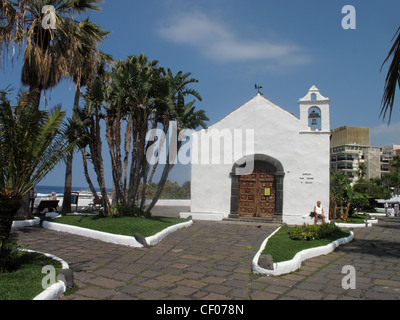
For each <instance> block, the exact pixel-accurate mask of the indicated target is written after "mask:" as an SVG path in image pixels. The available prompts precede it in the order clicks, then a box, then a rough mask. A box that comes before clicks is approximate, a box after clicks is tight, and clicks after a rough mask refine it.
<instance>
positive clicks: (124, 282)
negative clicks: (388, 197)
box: [17, 218, 400, 300]
mask: <svg viewBox="0 0 400 320" xmlns="http://www.w3.org/2000/svg"><path fill="white" fill-rule="evenodd" d="M276 228H277V225H272V224H261V225H260V224H252V223H232V222H195V223H194V224H193V225H192V226H191V227H189V228H187V229H182V230H179V231H177V232H175V233H173V234H171V235H169V236H168V237H167V238H165V239H164V240H163V241H162V243H160V244H158V245H157V246H154V247H151V248H147V249H144V248H131V247H126V246H120V245H113V244H109V243H104V242H101V241H96V240H92V239H89V238H85V237H79V236H76V235H70V234H67V233H60V232H53V231H49V230H45V229H39V228H35V227H31V228H24V229H18V230H17V232H18V234H19V243H20V245H22V246H25V247H27V248H29V249H33V250H38V251H42V252H48V253H51V254H54V255H56V256H58V257H60V258H62V259H64V260H65V261H67V262H68V264H69V265H70V268H71V269H72V270H73V271H74V275H75V283H76V285H78V287H79V290H77V291H76V292H75V293H74V294H72V295H69V296H66V297H62V300H71V299H85V300H86V299H97V300H105V299H107V300H108V299H116V300H125V299H144V300H162V299H165V300H199V299H201V300H249V299H251V300H270V299H295V300H299V299H306V300H311V299H312V300H319V299H328V300H338V299H339V300H340V299H385V300H386V299H396V300H397V299H399V298H400V265H399V262H400V245H399V244H400V243H399V242H400V218H383V219H380V221H379V224H378V225H375V226H373V227H372V228H362V229H355V240H354V241H353V242H352V243H350V244H348V245H345V246H342V247H340V248H338V249H336V251H335V252H333V253H331V254H329V255H326V256H320V257H317V258H313V259H310V260H308V261H306V262H304V263H303V267H302V268H301V270H299V271H297V272H294V273H292V274H288V275H283V276H279V277H268V276H260V275H255V274H253V273H252V271H251V261H252V259H253V257H254V255H255V253H256V252H257V251H258V249H259V247H260V245H261V243H262V241H263V240H264V239H265V238H266V237H267V236H268V235H269V234H270V233H271V232H272V231H274V230H275V229H276ZM346 265H351V266H354V267H355V270H356V289H348V290H345V289H343V287H342V279H343V278H344V277H345V276H346V275H347V274H345V273H342V268H343V267H344V266H346Z"/></svg>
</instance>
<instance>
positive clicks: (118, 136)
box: [106, 54, 208, 216]
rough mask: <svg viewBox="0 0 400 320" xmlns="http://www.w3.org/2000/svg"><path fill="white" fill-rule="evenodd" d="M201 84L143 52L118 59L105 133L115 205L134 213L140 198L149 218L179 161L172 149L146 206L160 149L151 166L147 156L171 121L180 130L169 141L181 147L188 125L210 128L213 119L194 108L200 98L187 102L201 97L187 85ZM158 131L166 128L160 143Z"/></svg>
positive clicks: (108, 91)
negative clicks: (163, 65) (189, 98)
mask: <svg viewBox="0 0 400 320" xmlns="http://www.w3.org/2000/svg"><path fill="white" fill-rule="evenodd" d="M196 82H197V80H196V79H193V78H190V73H186V74H183V73H182V72H179V73H177V74H176V75H173V73H172V72H171V70H169V69H168V70H167V71H166V70H165V69H163V68H161V67H160V66H159V63H158V61H150V60H149V59H148V57H146V56H145V55H143V54H141V55H140V56H130V57H128V58H127V59H126V60H124V61H118V62H117V63H116V66H115V68H114V69H113V72H112V81H111V84H110V86H109V87H108V90H107V99H106V100H107V117H106V123H107V130H106V137H107V142H108V145H109V149H110V155H111V161H112V173H113V182H114V189H115V197H113V203H121V204H122V205H124V206H126V207H128V208H130V209H129V210H131V211H132V210H136V205H137V202H138V207H139V208H138V209H139V211H140V212H142V213H143V212H144V214H145V215H146V216H150V214H151V213H150V212H151V209H152V208H153V206H154V205H155V203H156V202H157V200H158V198H159V196H160V194H161V191H162V189H163V187H164V185H165V183H166V181H167V178H168V174H169V172H170V171H171V169H172V168H173V166H174V162H175V159H172V158H171V159H170V153H169V152H168V157H167V159H164V160H166V163H165V164H164V163H163V164H162V165H163V168H162V173H161V179H160V182H159V183H158V185H157V190H156V194H155V196H154V197H153V199H152V201H151V203H150V205H148V206H147V204H146V199H147V195H148V192H147V190H148V187H149V186H150V185H151V184H152V181H153V177H154V174H155V172H156V170H157V168H158V166H159V164H160V154H161V152H157V154H156V155H155V161H154V162H153V163H152V164H150V163H149V161H148V159H147V154H148V153H149V151H150V152H151V150H153V149H152V148H154V147H155V146H156V145H157V143H158V144H159V145H161V146H163V145H164V142H166V141H165V139H166V136H167V134H168V130H169V129H170V128H171V126H170V124H175V129H176V130H175V132H174V133H173V132H170V134H171V137H172V138H171V140H170V141H169V143H171V144H173V145H175V146H176V151H179V149H180V147H181V145H182V141H180V140H179V139H178V137H179V134H180V133H181V132H183V131H184V129H185V128H188V129H194V128H197V127H198V126H200V125H201V126H204V127H205V122H204V121H206V120H208V119H207V117H206V116H205V113H204V111H203V110H199V111H195V106H194V103H195V101H191V102H189V103H186V102H185V97H186V96H189V95H191V96H194V97H195V98H197V99H201V97H200V95H199V94H198V92H197V91H195V90H193V89H191V88H189V87H188V85H189V84H191V83H196ZM123 129H125V132H124V133H123ZM157 130H158V132H159V131H161V132H162V135H161V136H160V137H159V138H160V140H158V141H157V139H156V138H158V136H156V134H155V132H157ZM156 141H157V143H156ZM165 147H166V146H165ZM122 149H123V152H122ZM123 153H124V156H123ZM141 185H142V187H141V188H139V187H140V186H141ZM114 201H115V202H114Z"/></svg>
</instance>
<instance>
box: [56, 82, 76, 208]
mask: <svg viewBox="0 0 400 320" xmlns="http://www.w3.org/2000/svg"><path fill="white" fill-rule="evenodd" d="M80 97H81V88H80V86H79V85H78V84H77V85H76V90H75V99H74V108H73V112H72V119H73V120H74V119H75V118H76V116H77V111H78V108H79V99H80ZM73 159H74V151H73V150H72V151H71V152H70V153H69V154H68V156H67V163H66V168H65V184H64V198H63V204H62V210H61V212H62V214H66V213H68V212H71V211H72V208H71V192H72V163H73Z"/></svg>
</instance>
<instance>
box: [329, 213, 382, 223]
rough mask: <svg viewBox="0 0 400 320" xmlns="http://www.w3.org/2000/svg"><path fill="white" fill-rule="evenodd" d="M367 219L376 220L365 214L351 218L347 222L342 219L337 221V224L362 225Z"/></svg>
mask: <svg viewBox="0 0 400 320" xmlns="http://www.w3.org/2000/svg"><path fill="white" fill-rule="evenodd" d="M365 219H367V220H375V219H374V218H373V217H370V216H367V215H363V214H357V215H353V216H351V217H349V218H347V220H342V219H337V220H336V222H337V223H360V224H364V223H365V221H364V220H365Z"/></svg>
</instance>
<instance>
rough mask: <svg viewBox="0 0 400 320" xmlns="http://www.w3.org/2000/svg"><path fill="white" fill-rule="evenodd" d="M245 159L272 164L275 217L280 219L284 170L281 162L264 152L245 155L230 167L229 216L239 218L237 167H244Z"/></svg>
mask: <svg viewBox="0 0 400 320" xmlns="http://www.w3.org/2000/svg"><path fill="white" fill-rule="evenodd" d="M247 161H261V162H265V163H268V164H270V165H272V166H273V167H274V168H275V177H276V198H275V202H276V204H275V217H276V218H279V219H282V212H283V182H284V177H285V171H284V169H283V166H282V164H281V162H280V161H279V160H277V159H275V158H273V157H271V156H268V155H265V154H255V155H251V156H245V157H243V158H241V159H239V160H238V161H237V162H236V163H235V164H234V165H233V167H232V171H231V173H230V177H231V210H230V215H229V218H239V213H238V207H239V177H240V175H239V174H238V170H237V169H239V168H242V167H244V165H245V164H246V162H247Z"/></svg>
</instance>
